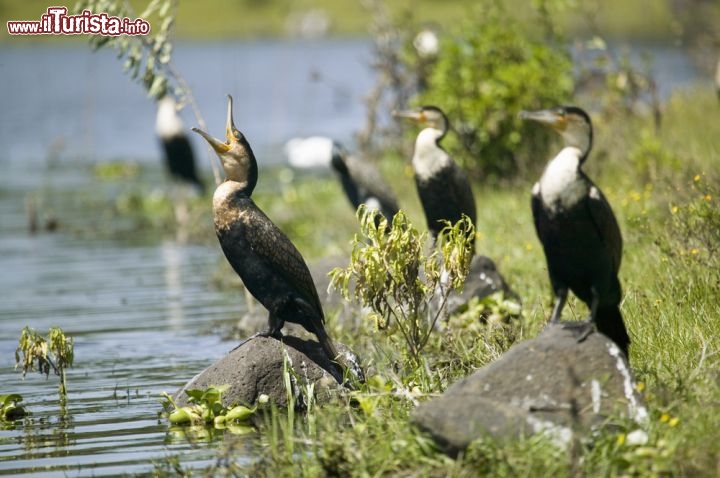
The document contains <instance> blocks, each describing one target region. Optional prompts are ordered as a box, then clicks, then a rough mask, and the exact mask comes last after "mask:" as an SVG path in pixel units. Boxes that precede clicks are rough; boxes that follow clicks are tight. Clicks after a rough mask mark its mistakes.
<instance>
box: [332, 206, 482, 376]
mask: <svg viewBox="0 0 720 478" xmlns="http://www.w3.org/2000/svg"><path fill="white" fill-rule="evenodd" d="M376 215H377V213H376V212H374V211H371V210H368V209H367V208H365V207H362V206H361V207H360V208H359V209H358V219H359V221H360V230H361V234H362V236H363V239H360V238H358V237H357V236H355V239H354V241H353V251H352V255H351V259H350V265H349V266H348V267H347V268H345V269H342V268H337V269H334V270H333V271H331V273H330V275H331V280H332V282H331V286H332V287H335V288H336V289H339V290H340V292H341V293H342V294H343V296H344V297H345V298H347V299H350V298H351V297H352V298H354V299H355V300H357V301H358V302H360V304H362V305H363V306H367V307H371V308H372V310H373V313H372V314H371V318H372V319H373V320H374V321H375V323H376V324H377V328H378V329H379V330H383V331H385V332H386V333H387V335H388V336H391V337H392V336H394V335H396V334H399V335H400V336H402V338H403V341H404V343H405V345H406V347H407V348H406V351H407V355H408V357H409V359H410V361H411V362H412V363H413V364H415V365H417V364H419V360H420V353H421V351H422V349H423V348H424V347H425V345H426V344H427V342H428V339H429V338H430V334H431V332H432V331H433V329H434V328H435V325H436V323H437V321H438V319H439V318H440V317H441V316H442V314H443V313H444V308H445V307H444V306H445V302H446V300H447V298H448V296H449V294H450V292H451V291H452V290H459V289H462V286H463V283H464V281H465V277H466V276H467V273H468V269H469V267H470V260H471V258H472V247H473V246H472V237H473V235H474V228H473V225H472V223H471V221H470V220H469V219H467V218H464V219H463V220H461V221H458V222H457V223H456V224H455V225H454V226H448V227H446V228H445V229H444V230H443V232H442V233H441V235H440V237H439V239H438V242H439V244H438V247H437V248H433V249H432V251H431V252H430V253H426V251H425V244H426V242H427V234H426V233H419V232H418V230H417V229H415V228H414V227H413V225H412V224H411V223H410V222H409V221H408V219H407V218H406V216H405V214H404V213H403V212H402V211H400V212H399V213H398V214H396V215H395V218H394V219H393V223H392V228H391V229H390V230H389V232H386V230H387V221H386V220H385V219H384V218H381V219H380V220H379V221H378V222H377V223H376ZM351 283H352V285H354V288H352V289H351Z"/></svg>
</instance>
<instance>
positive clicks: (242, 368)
mask: <svg viewBox="0 0 720 478" xmlns="http://www.w3.org/2000/svg"><path fill="white" fill-rule="evenodd" d="M336 345H337V347H338V349H339V352H340V353H342V354H345V355H347V353H348V349H347V347H345V346H344V345H343V344H336ZM286 353H287V357H288V359H289V364H290V365H291V367H292V369H293V370H294V371H295V374H297V375H298V376H299V377H300V379H299V380H296V379H295V378H292V379H291V382H292V386H293V394H294V396H295V397H296V398H299V399H300V401H299V402H298V404H299V405H302V394H301V390H300V387H301V386H302V385H304V384H314V386H315V389H314V394H315V399H316V400H317V402H318V403H322V402H324V401H326V400H327V399H328V398H330V396H331V395H332V394H333V393H336V392H337V391H339V390H342V389H343V386H342V385H341V381H342V376H341V375H340V373H339V371H338V368H337V366H336V365H335V364H333V363H332V362H330V360H328V358H327V357H326V356H325V353H324V352H323V350H322V348H321V347H320V344H319V343H318V342H316V341H313V340H302V339H299V338H297V337H293V336H290V335H285V336H284V337H283V339H282V341H280V340H277V339H275V338H272V337H255V338H252V339H250V340H248V341H247V342H245V343H243V344H242V345H241V346H239V347H238V348H236V349H234V350H233V351H231V352H230V353H229V354H227V355H226V356H225V357H223V358H221V359H220V360H219V361H217V362H216V363H214V364H213V365H211V366H210V367H208V368H207V369H205V370H204V371H203V372H201V373H200V374H198V375H197V376H195V378H193V379H192V380H190V382H188V383H187V384H186V385H185V386H184V387H183V388H181V389H180V390H178V391H177V392H176V393H175V396H174V399H175V401H176V403H177V405H178V406H185V405H187V399H188V396H187V394H185V393H184V391H185V390H192V389H205V388H208V387H209V386H212V385H215V386H219V385H224V384H229V385H230V387H229V388H228V389H227V391H226V392H225V393H224V394H223V396H222V401H223V405H225V406H229V405H232V404H238V403H239V404H246V405H252V404H254V403H255V402H256V401H257V399H258V397H259V396H260V395H261V394H266V395H268V397H269V398H270V401H272V402H273V403H275V404H277V405H279V406H281V407H286V406H287V403H288V401H287V393H286V390H285V378H284V374H283V367H284V361H285V357H286ZM291 377H292V374H291ZM300 380H301V381H302V382H303V383H297V382H298V381H300Z"/></svg>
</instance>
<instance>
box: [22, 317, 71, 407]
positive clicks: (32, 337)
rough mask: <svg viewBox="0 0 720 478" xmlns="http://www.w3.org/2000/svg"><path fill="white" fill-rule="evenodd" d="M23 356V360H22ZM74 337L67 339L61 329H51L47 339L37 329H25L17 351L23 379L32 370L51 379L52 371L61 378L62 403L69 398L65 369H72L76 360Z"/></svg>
mask: <svg viewBox="0 0 720 478" xmlns="http://www.w3.org/2000/svg"><path fill="white" fill-rule="evenodd" d="M21 356H22V358H21ZM74 357H75V355H74V346H73V339H72V337H67V336H66V335H65V333H64V332H63V330H62V329H61V328H60V327H51V328H50V330H49V331H48V334H47V337H43V336H42V335H40V334H39V333H38V332H37V331H36V330H35V329H32V328H30V327H25V328H23V330H22V333H21V335H20V341H19V345H18V347H17V349H15V368H18V367H21V366H22V371H23V378H24V377H25V374H26V373H27V372H28V371H30V370H37V371H38V372H40V373H44V374H45V376H46V377H49V375H50V370H53V371H54V372H55V375H58V376H59V377H60V389H59V393H60V401H61V402H63V401H64V400H65V398H66V397H67V380H66V375H65V369H66V368H68V367H72V365H73V359H74Z"/></svg>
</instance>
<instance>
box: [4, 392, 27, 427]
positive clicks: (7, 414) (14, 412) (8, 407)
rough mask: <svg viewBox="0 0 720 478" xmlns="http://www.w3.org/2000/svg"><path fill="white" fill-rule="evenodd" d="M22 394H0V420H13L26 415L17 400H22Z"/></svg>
mask: <svg viewBox="0 0 720 478" xmlns="http://www.w3.org/2000/svg"><path fill="white" fill-rule="evenodd" d="M22 399H23V398H22V395H20V394H18V393H11V394H9V395H0V421H13V420H17V419H19V418H22V417H24V416H25V415H27V411H26V410H25V408H24V407H23V406H22V405H18V402H22Z"/></svg>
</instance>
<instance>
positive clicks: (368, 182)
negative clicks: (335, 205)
mask: <svg viewBox="0 0 720 478" xmlns="http://www.w3.org/2000/svg"><path fill="white" fill-rule="evenodd" d="M330 163H331V164H332V167H333V169H334V170H335V172H337V174H338V176H339V177H340V183H341V184H342V187H343V190H344V191H345V194H346V195H347V197H348V199H349V200H350V203H351V204H352V205H353V207H354V208H355V209H356V210H357V208H358V207H360V205H361V204H365V205H366V206H367V207H368V209H372V210H376V211H379V212H380V213H381V214H382V215H383V216H385V219H387V222H388V224H392V220H393V217H395V214H396V213H397V212H398V209H399V208H398V203H397V199H396V198H395V194H394V193H393V192H392V189H390V186H388V185H387V183H386V182H385V181H384V180H383V178H382V176H381V175H380V171H378V169H377V168H376V167H375V165H374V164H372V163H371V162H369V161H363V160H361V159H360V158H357V157H356V156H354V155H352V154H350V153H348V151H347V150H346V149H345V148H344V147H343V146H342V145H341V144H340V143H338V142H333V148H332V159H331V161H330Z"/></svg>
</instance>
